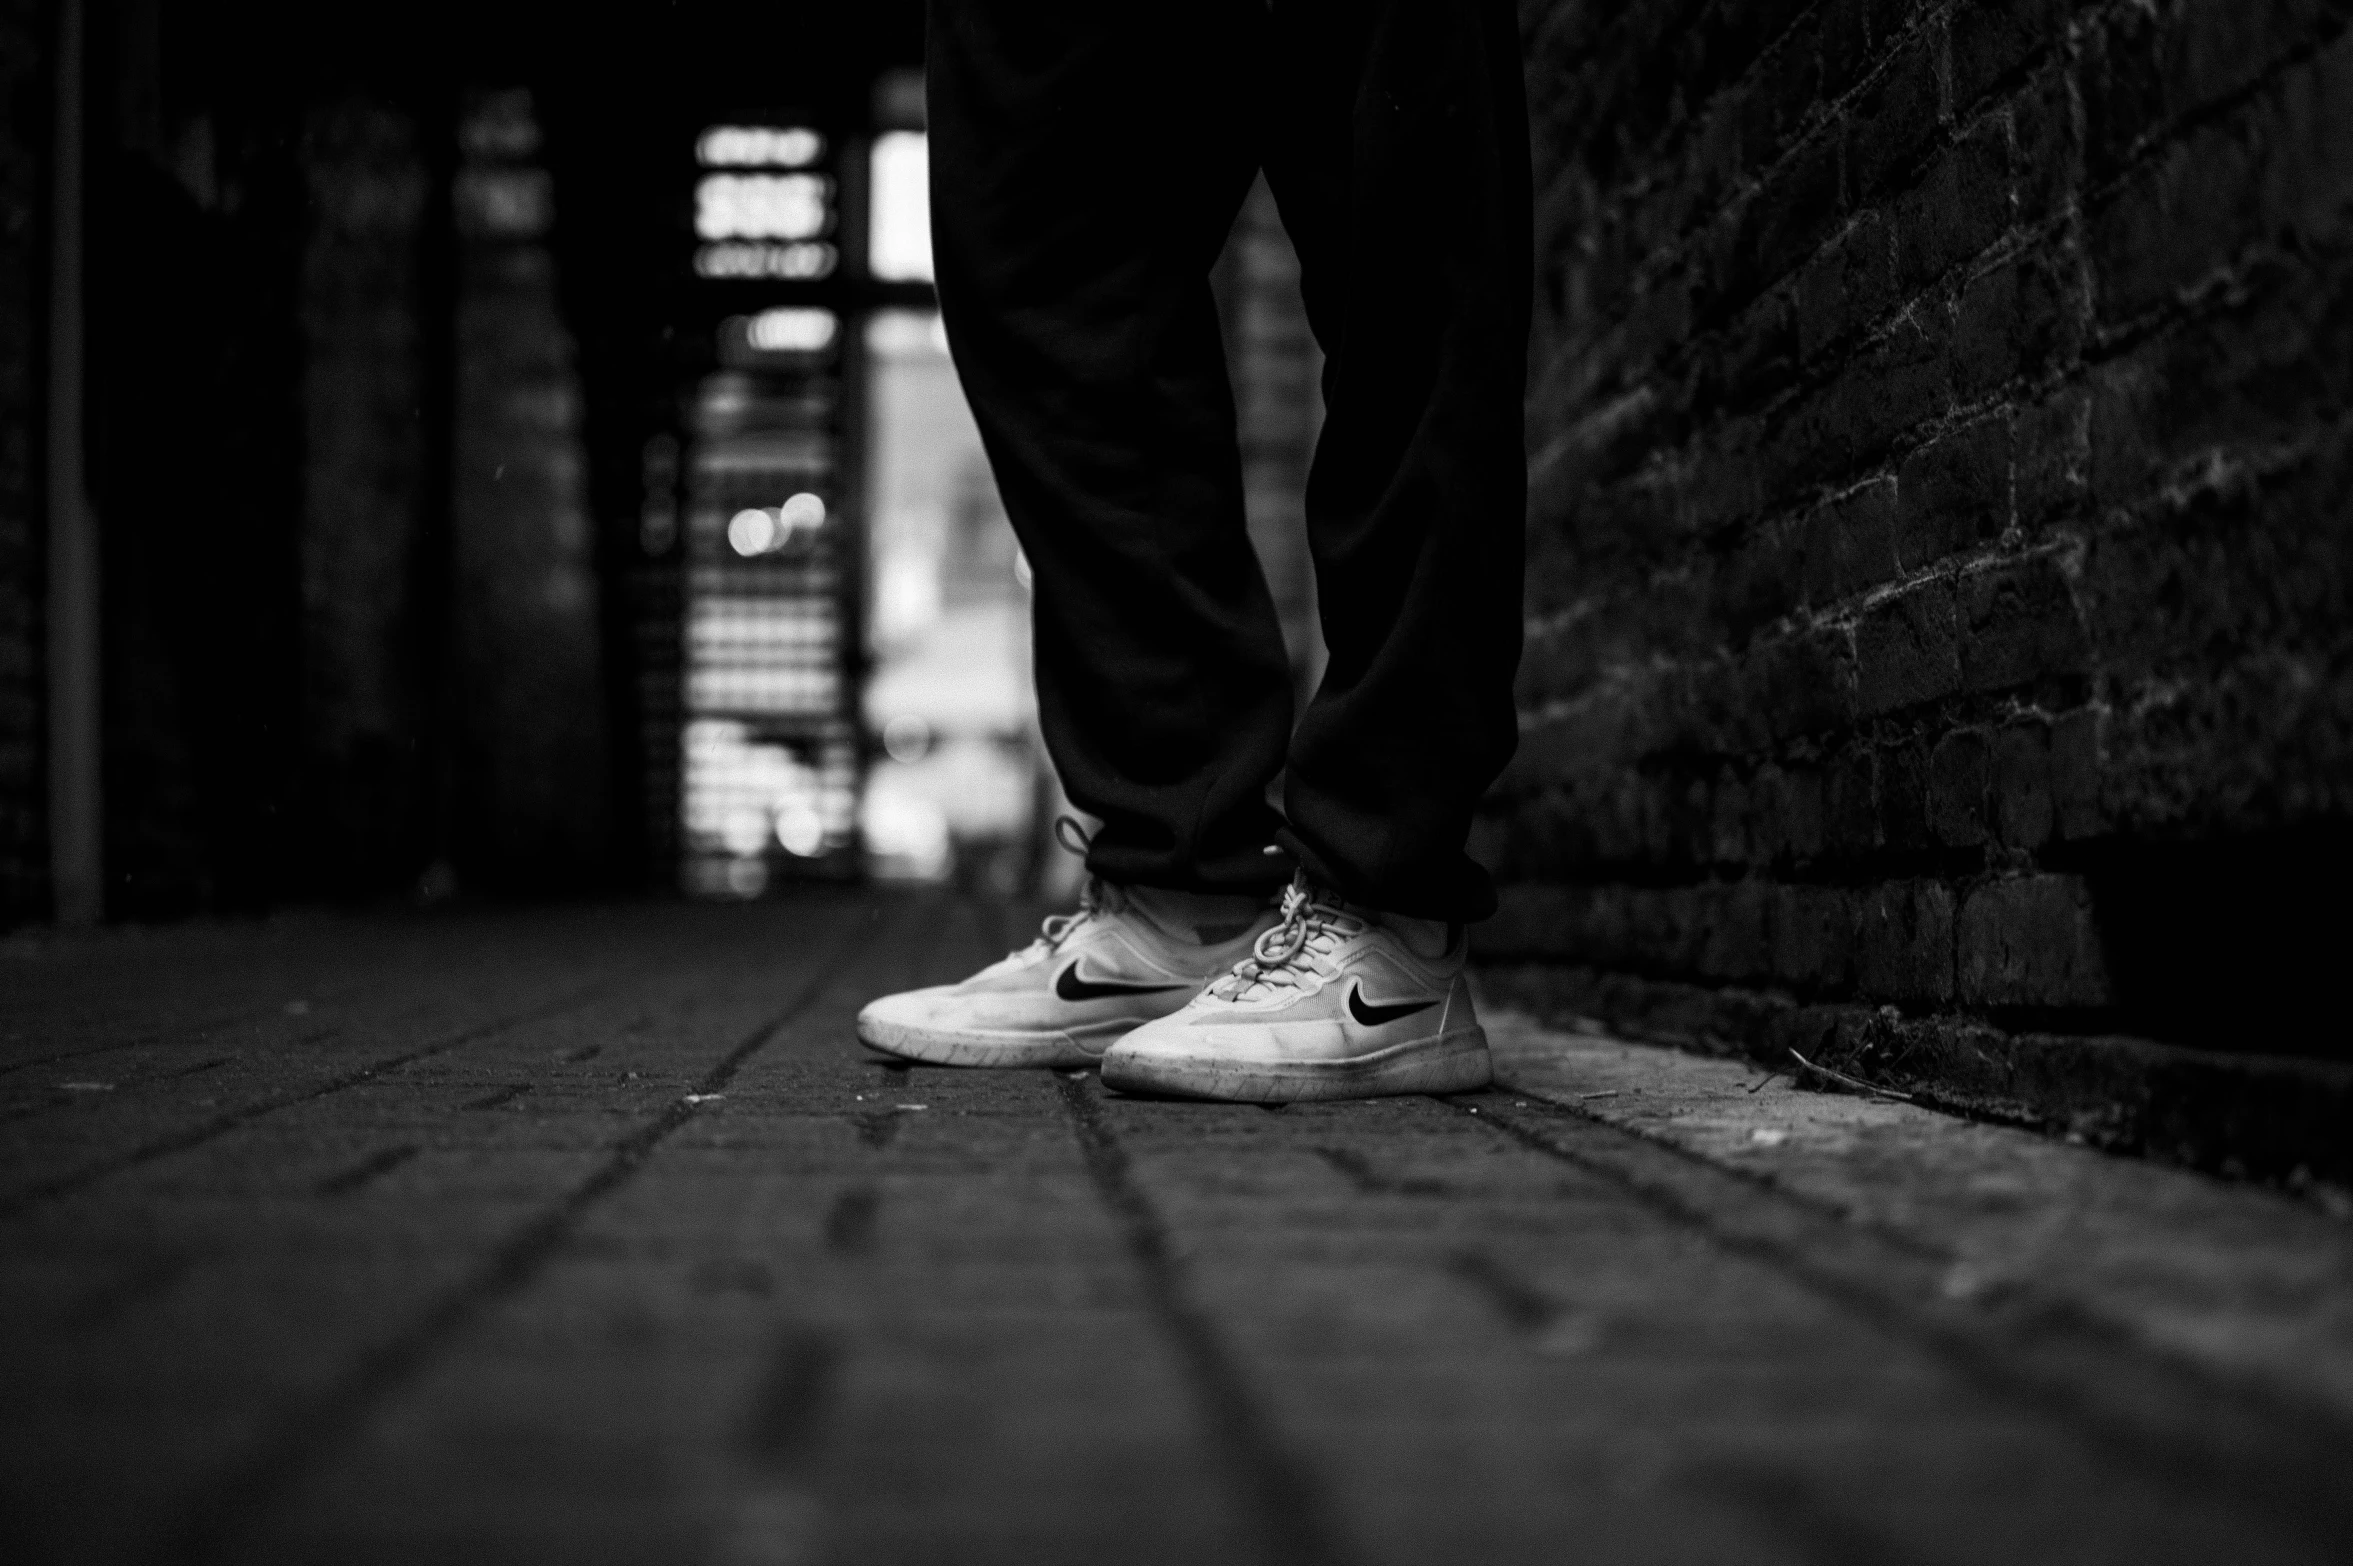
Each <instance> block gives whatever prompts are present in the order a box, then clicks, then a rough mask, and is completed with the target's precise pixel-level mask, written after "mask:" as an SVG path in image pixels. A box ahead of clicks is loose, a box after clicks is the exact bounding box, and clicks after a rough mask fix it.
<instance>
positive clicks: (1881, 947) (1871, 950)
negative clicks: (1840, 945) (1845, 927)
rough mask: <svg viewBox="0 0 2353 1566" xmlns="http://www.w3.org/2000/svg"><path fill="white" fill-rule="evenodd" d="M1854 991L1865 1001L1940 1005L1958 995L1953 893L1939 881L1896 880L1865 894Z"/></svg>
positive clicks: (1860, 913)
mask: <svg viewBox="0 0 2353 1566" xmlns="http://www.w3.org/2000/svg"><path fill="white" fill-rule="evenodd" d="M1854 971H1855V990H1856V993H1857V994H1858V995H1860V996H1861V997H1862V998H1863V999H1866V1000H1888V1001H1905V1002H1911V1003H1914V1004H1923V1005H1937V1004H1941V1003H1944V1002H1947V1001H1950V1000H1951V999H1952V998H1953V893H1952V889H1951V888H1950V887H1947V886H1945V885H1944V884H1943V883H1942V882H1939V881H1892V882H1888V883H1885V884H1882V885H1880V886H1875V887H1872V888H1870V889H1869V890H1868V891H1867V892H1865V893H1864V894H1863V896H1862V898H1861V903H1860V907H1859V908H1858V910H1857V918H1856V931H1855V965H1854Z"/></svg>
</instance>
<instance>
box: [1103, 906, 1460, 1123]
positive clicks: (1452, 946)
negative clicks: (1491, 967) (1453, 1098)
mask: <svg viewBox="0 0 2353 1566" xmlns="http://www.w3.org/2000/svg"><path fill="white" fill-rule="evenodd" d="M1379 919H1380V916H1379V915H1377V914H1373V913H1369V912H1366V911H1363V910H1358V909H1352V908H1349V907H1348V906H1346V905H1345V904H1343V903H1341V902H1340V901H1339V900H1338V899H1337V898H1334V897H1331V896H1329V895H1328V894H1326V893H1323V892H1321V891H1318V890H1316V889H1314V888H1311V887H1309V886H1308V884H1307V882H1306V880H1305V878H1304V877H1302V878H1301V879H1300V880H1298V881H1296V882H1294V883H1293V884H1292V886H1291V889H1290V890H1289V891H1288V892H1285V893H1284V894H1283V909H1282V920H1281V922H1280V923H1279V924H1277V925H1276V926H1275V927H1274V928H1273V929H1271V930H1269V931H1267V932H1266V934H1264V935H1262V936H1260V937H1259V939H1258V942H1257V944H1256V946H1255V947H1254V949H1253V950H1252V952H1251V955H1250V956H1249V957H1248V958H1246V959H1244V960H1243V961H1242V962H1241V963H1239V964H1237V965H1236V966H1235V968H1234V970H1233V972H1231V973H1229V974H1227V975H1225V976H1224V977H1223V978H1220V979H1219V980H1217V981H1216V982H1215V983H1213V984H1211V985H1210V986H1209V987H1208V988H1206V989H1204V990H1203V991H1202V992H1201V993H1200V994H1199V995H1198V996H1196V997H1194V998H1193V1000H1192V1001H1191V1002H1190V1003H1189V1004H1188V1005H1186V1006H1185V1007H1184V1008H1183V1009H1182V1010H1180V1011H1177V1012H1175V1013H1173V1014H1172V1015H1170V1016H1167V1017H1164V1018H1162V1019H1161V1020H1160V1021H1158V1022H1153V1023H1149V1024H1147V1025H1145V1026H1144V1027H1141V1028H1138V1029H1136V1030H1135V1031H1134V1032H1133V1033H1130V1034H1128V1035H1127V1036H1126V1037H1125V1038H1123V1039H1121V1040H1120V1041H1119V1042H1118V1043H1117V1044H1114V1045H1113V1046H1112V1047H1111V1049H1110V1051H1109V1052H1108V1053H1106V1054H1105V1055H1104V1057H1103V1082H1104V1085H1105V1086H1107V1087H1114V1088H1118V1089H1120V1090H1121V1091H1123V1092H1129V1093H1165V1094H1182V1095H1184V1096H1186V1097H1191V1098H1223V1099H1239V1100H1244V1101H1248V1102H1274V1103H1291V1102H1296V1101H1298V1100H1300V1099H1312V1098H1372V1097H1376V1096H1378V1095H1381V1094H1386V1093H1462V1092H1467V1091H1469V1090H1471V1089H1473V1088H1482V1087H1485V1086H1486V1085H1487V1083H1488V1081H1489V1078H1490V1076H1491V1072H1492V1067H1491V1064H1490V1062H1489V1060H1488V1056H1487V1035H1486V1032H1485V1031H1484V1030H1483V1029H1481V1028H1480V1026H1479V1019H1478V1018H1477V1016H1475V1015H1474V1014H1473V1013H1472V1010H1471V990H1470V984H1469V982H1468V981H1467V980H1466V979H1465V978H1464V977H1463V961H1464V957H1465V955H1466V953H1467V951H1468V949H1469V944H1470V943H1469V941H1468V940H1467V939H1466V937H1465V936H1464V934H1463V932H1462V931H1461V930H1460V929H1459V928H1458V929H1454V930H1450V931H1446V932H1444V941H1445V947H1446V949H1445V951H1444V952H1443V953H1442V954H1441V955H1439V956H1437V957H1424V956H1421V955H1419V954H1417V953H1416V952H1415V951H1414V950H1413V948H1412V947H1411V946H1409V945H1408V944H1407V943H1406V940H1405V938H1404V936H1403V934H1402V932H1401V931H1400V930H1399V929H1396V928H1392V927H1390V926H1388V925H1384V924H1382V923H1379V922H1377V921H1378V920H1379ZM1400 922H1401V923H1402V921H1400ZM1421 922H1422V921H1415V923H1421Z"/></svg>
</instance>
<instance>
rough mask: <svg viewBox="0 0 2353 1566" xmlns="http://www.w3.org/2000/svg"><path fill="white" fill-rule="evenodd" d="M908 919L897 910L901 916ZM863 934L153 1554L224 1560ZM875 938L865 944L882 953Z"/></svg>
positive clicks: (729, 1076)
mask: <svg viewBox="0 0 2353 1566" xmlns="http://www.w3.org/2000/svg"><path fill="white" fill-rule="evenodd" d="M901 917H902V918H904V917H905V915H904V914H902V915H901ZM871 940H872V937H870V936H869V935H868V934H867V933H866V932H865V931H864V930H862V929H858V928H855V927H853V928H851V929H849V930H846V931H844V932H843V933H842V934H841V935H840V937H839V938H838V939H837V940H836V941H835V942H834V944H833V946H832V948H831V949H830V950H828V951H827V952H826V953H825V954H824V955H823V957H822V958H821V959H820V960H819V961H818V962H816V963H815V964H814V965H813V967H812V971H811V976H810V978H809V979H808V980H807V981H806V982H805V983H804V984H803V985H802V986H801V988H800V989H799V990H798V991H796V992H795V993H794V995H793V997H792V999H791V1000H790V1001H788V1002H787V1003H786V1004H785V1005H784V1006H783V1007H782V1008H781V1009H780V1010H778V1011H777V1012H775V1013H774V1014H772V1015H771V1016H770V1017H769V1018H768V1019H767V1020H766V1021H764V1022H762V1023H760V1024H759V1026H757V1027H755V1028H754V1029H752V1030H751V1031H750V1032H749V1033H747V1034H745V1035H744V1036H743V1038H741V1039H739V1040H738V1041H737V1042H736V1043H735V1044H734V1046H733V1047H731V1048H730V1049H729V1050H728V1051H727V1053H726V1054H725V1055H723V1056H721V1057H720V1058H719V1060H718V1062H717V1063H716V1064H715V1065H713V1066H712V1067H711V1068H710V1069H709V1070H708V1071H706V1072H705V1073H704V1074H703V1076H702V1078H701V1080H700V1081H699V1082H698V1083H696V1085H695V1086H694V1087H693V1088H692V1089H690V1090H688V1091H686V1092H682V1093H680V1094H678V1095H677V1096H676V1097H674V1098H672V1099H671V1100H670V1102H669V1103H668V1104H667V1105H665V1106H664V1107H663V1109H662V1112H661V1113H660V1114H659V1115H657V1116H655V1117H654V1118H653V1119H652V1120H649V1121H647V1122H646V1123H645V1124H643V1125H641V1126H639V1127H638V1128H637V1129H636V1130H634V1131H632V1132H630V1133H629V1134H628V1135H627V1136H625V1137H623V1138H621V1140H619V1141H618V1142H615V1143H614V1144H613V1145H612V1147H611V1149H610V1151H609V1152H608V1153H607V1154H606V1156H605V1158H604V1161H603V1162H602V1163H600V1164H598V1165H597V1167H596V1168H595V1169H594V1170H593V1171H592V1172H591V1173H590V1174H589V1175H588V1177H587V1178H586V1179H584V1180H582V1181H581V1182H580V1183H579V1184H578V1185H576V1186H574V1187H573V1188H572V1189H571V1190H570V1191H569V1192H567V1193H565V1195H564V1196H563V1197H562V1198H560V1199H559V1200H558V1201H557V1202H556V1203H555V1204H554V1205H553V1206H552V1207H549V1208H548V1209H546V1210H545V1211H543V1212H541V1213H540V1215H539V1216H538V1217H536V1218H534V1219H532V1220H531V1221H529V1222H528V1223H526V1224H524V1225H523V1226H522V1227H521V1228H519V1229H517V1230H516V1231H515V1232H514V1233H513V1234H511V1235H509V1236H508V1237H507V1239H506V1241H505V1242H504V1243H503V1244H501V1245H500V1246H499V1247H498V1248H497V1250H495V1251H494V1252H493V1253H492V1254H491V1256H490V1258H489V1260H488V1261H487V1262H486V1263H485V1264H484V1265H483V1266H482V1267H481V1268H479V1269H478V1270H477V1271H476V1272H475V1273H474V1274H473V1275H472V1276H471V1277H469V1278H467V1279H465V1280H464V1281H462V1282H461V1283H459V1284H458V1285H456V1286H455V1287H454V1288H452V1289H450V1290H448V1291H447V1292H446V1293H444V1294H443V1295H442V1296H441V1297H440V1299H438V1300H437V1301H435V1302H434V1303H433V1304H432V1305H430V1306H428V1307H427V1308H426V1309H425V1310H424V1311H423V1312H422V1313H421V1314H420V1315H419V1316H418V1317H417V1318H416V1319H415V1320H414V1321H412V1322H411V1323H410V1325H409V1327H408V1329H407V1330H406V1331H404V1332H401V1333H399V1334H398V1335H396V1336H394V1337H392V1338H390V1339H388V1340H386V1341H385V1342H383V1343H380V1344H379V1345H377V1346H376V1348H374V1349H373V1350H371V1351H368V1352H366V1353H364V1354H363V1355H361V1357H360V1360H359V1363H358V1364H357V1365H356V1366H354V1367H353V1369H352V1370H351V1371H350V1372H349V1373H347V1374H346V1375H345V1376H344V1377H342V1379H341V1380H340V1381H339V1382H338V1383H337V1384H336V1385H335V1386H334V1387H332V1388H330V1389H329V1390H328V1391H327V1392H325V1393H324V1394H322V1395H321V1396H320V1397H318V1398H317V1399H315V1400H313V1401H312V1403H311V1404H310V1406H309V1407H308V1408H307V1409H305V1410H303V1411H302V1412H300V1413H297V1414H296V1415H295V1416H294V1417H292V1418H290V1419H288V1420H286V1421H285V1422H283V1423H282V1424H281V1425H280V1427H279V1429H278V1431H277V1433H276V1434H275V1435H274V1436H265V1437H263V1438H262V1439H261V1440H260V1441H259V1442H257V1443H256V1444H255V1448H254V1449H253V1450H252V1451H251V1452H250V1453H249V1454H248V1455H247V1457H246V1458H245V1459H244V1460H243V1461H242V1462H239V1463H237V1464H235V1465H233V1466H232V1467H231V1468H230V1470H229V1471H228V1472H227V1473H226V1474H224V1475H223V1476H222V1477H221V1478H220V1479H218V1480H217V1481H215V1482H214V1483H213V1484H211V1485H209V1486H206V1487H205V1488H204V1489H203V1490H201V1491H200V1492H199V1493H198V1495H197V1496H196V1498H195V1500H194V1501H193V1502H192V1503H191V1505H190V1508H189V1515H188V1517H187V1519H186V1521H185V1522H184V1523H183V1524H182V1526H181V1527H180V1528H179V1529H178V1530H177V1531H176V1533H175V1534H174V1535H173V1536H172V1538H171V1539H170V1540H169V1541H168V1543H167V1544H166V1545H165V1546H164V1547H162V1548H161V1549H159V1550H157V1551H155V1552H154V1557H155V1558H156V1559H159V1560H169V1561H174V1562H185V1561H207V1560H218V1559H222V1558H224V1557H225V1556H227V1555H228V1554H229V1553H230V1548H229V1547H230V1546H231V1544H232V1543H233V1542H234V1540H235V1538H236V1537H237V1535H238V1534H239V1533H240V1532H241V1531H242V1530H243V1529H244V1528H245V1527H246V1526H248V1525H249V1524H251V1523H252V1522H253V1521H254V1520H255V1519H257V1518H258V1517H259V1516H260V1514H261V1513H262V1511H263V1510H264V1509H265V1508H266V1507H267V1506H268V1505H269V1503H270V1502H271V1501H273V1500H274V1499H276V1498H277V1497H278V1496H279V1495H281V1494H282V1493H284V1492H285V1491H286V1490H287V1489H289V1488H290V1487H291V1486H292V1485H293V1484H294V1483H295V1482H296V1481H297V1480H299V1479H300V1477H301V1476H302V1474H303V1472H304V1471H305V1470H306V1469H307V1468H309V1467H310V1465H311V1464H313V1463H314V1462H316V1461H317V1460H318V1458H319V1457H320V1456H321V1455H323V1454H324V1453H325V1452H327V1451H328V1450H329V1449H331V1448H332V1447H334V1446H336V1445H337V1444H339V1443H340V1441H341V1440H342V1439H344V1438H346V1437H348V1436H349V1435H350V1434H351V1433H352V1432H353V1431H354V1430H356V1429H358V1428H359V1427H360V1426H361V1425H362V1424H363V1423H364V1422H365V1421H366V1419H367V1416H368V1414H369V1412H370V1411H371V1410H372V1409H373V1408H374V1407H375V1406H376V1405H377V1404H378V1403H380V1402H381V1401H382V1400H383V1399H384V1398H386V1397H387V1396H389V1395H391V1394H392V1393H393V1392H395V1391H397V1390H398V1389H399V1388H400V1387H401V1386H402V1385H403V1384H404V1383H405V1382H407V1381H408V1380H409V1378H410V1377H412V1376H414V1375H415V1374H416V1373H417V1372H419V1371H420V1370H422V1369H423V1368H424V1367H425V1366H426V1365H427V1364H428V1363H429V1362H430V1361H431V1360H432V1358H433V1355H434V1353H435V1352H436V1351H437V1350H438V1349H439V1348H440V1347H441V1346H442V1345H443V1344H444V1343H446V1342H448V1341H449V1340H450V1339H451V1338H453V1337H454V1336H455V1335H456V1334H457V1333H459V1332H460V1331H462V1330H463V1329H464V1328H465V1327H466V1326H467V1325H468V1324H469V1323H471V1322H472V1321H473V1320H474V1319H475V1318H476V1317H478V1316H479V1315H480V1314H481V1313H482V1312H483V1311H484V1310H486V1309H488V1308H489V1307H490V1306H492V1305H494V1304H496V1303H497V1302H499V1301H500V1300H502V1299H506V1298H508V1297H510V1296H512V1295H514V1294H515V1293H517V1292H519V1291H520V1290H522V1289H523V1288H525V1287H526V1286H528V1285H529V1284H530V1282H531V1281H532V1279H533V1278H535V1277H537V1276H538V1274H539V1271H540V1269H541V1268H542V1267H544V1266H545V1265H546V1263H547V1262H548V1261H549V1260H550V1259H551V1258H552V1257H554V1256H555V1254H556V1253H557V1252H558V1251H559V1250H561V1249H562V1248H563V1245H564V1242H565V1241H566V1240H568V1239H570V1238H571V1235H572V1232H573V1230H574V1229H576V1228H577V1227H578V1226H579V1222H580V1220H581V1218H583V1217H584V1216H585V1215H586V1214H587V1212H588V1210H589V1209H590V1208H592V1207H594V1206H595V1205H596V1204H597V1203H599V1202H601V1201H602V1200H604V1198H606V1197H608V1196H610V1195H612V1194H613V1193H614V1192H616V1191H618V1190H620V1189H621V1188H622V1187H623V1186H625V1185H627V1184H628V1183H629V1182H630V1181H631V1180H632V1179H634V1178H635V1177H636V1175H637V1174H638V1173H639V1171H641V1170H642V1169H643V1168H644V1167H645V1165H646V1161H647V1160H648V1159H649V1158H650V1157H651V1156H652V1154H653V1152H654V1151H655V1149H657V1148H658V1147H660V1146H661V1144H662V1143H663V1142H665V1141H667V1140H668V1139H669V1138H670V1136H671V1135H672V1134H673V1133H674V1132H676V1131H678V1130H679V1129H681V1128H682V1127H684V1126H685V1125H687V1124H688V1123H689V1122H691V1121H692V1120H694V1119H695V1117H696V1116H697V1115H699V1114H701V1113H703V1111H702V1110H701V1109H700V1107H699V1106H698V1105H697V1104H695V1103H693V1102H690V1100H693V1099H698V1098H702V1097H706V1096H709V1095H712V1094H717V1093H722V1092H724V1091H725V1090H726V1088H727V1085H728V1084H729V1083H730V1082H732V1081H734V1079H735V1076H736V1074H737V1073H738V1072H739V1071H741V1070H742V1069H743V1067H744V1064H745V1063H746V1062H747V1061H749V1060H750V1059H751V1058H752V1057H753V1056H754V1055H756V1054H758V1053H759V1052H760V1051H761V1050H762V1049H765V1048H766V1047H767V1046H768V1045H769V1044H770V1043H772V1042H774V1040H775V1039H776V1037H777V1035H778V1034H780V1033H782V1032H783V1031H784V1030H785V1029H786V1028H787V1027H789V1026H790V1025H791V1024H792V1023H793V1021H794V1020H795V1019H797V1018H798V1017H799V1016H800V1015H801V1014H802V1013H803V1012H805V1011H807V1010H808V1009H809V1008H810V1007H811V1006H813V1005H815V1004H816V1003H817V1002H818V1001H819V1000H820V999H822V998H823V997H824V995H825V993H826V991H827V990H828V989H829V988H830V987H831V986H832V985H833V983H834V982H835V981H836V980H837V979H839V978H840V977H841V976H842V974H843V972H844V971H851V972H854V971H855V964H850V965H848V967H847V969H846V970H845V967H844V962H843V960H844V958H845V957H846V956H847V955H848V954H849V953H850V952H851V951H853V950H854V949H856V947H857V946H858V945H859V944H860V943H861V942H867V941H871ZM887 946H888V943H887V942H885V941H873V943H872V945H871V946H870V947H869V950H882V949H886V948H887Z"/></svg>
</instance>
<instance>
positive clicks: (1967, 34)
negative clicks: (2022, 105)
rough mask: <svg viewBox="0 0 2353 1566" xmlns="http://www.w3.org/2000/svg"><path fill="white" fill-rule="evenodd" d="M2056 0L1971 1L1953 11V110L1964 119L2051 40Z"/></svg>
mask: <svg viewBox="0 0 2353 1566" xmlns="http://www.w3.org/2000/svg"><path fill="white" fill-rule="evenodd" d="M2062 25H2063V23H2062V20H2061V14H2060V11H2059V7H2058V5H2057V4H2056V3H2055V0H1972V3H1968V4H1963V5H1959V6H1956V7H1954V9H1953V12H1952V20H1951V26H1952V92H1953V111H1954V112H1955V113H1956V114H1966V113H1968V112H1969V110H1970V108H1971V107H1972V106H1974V105H1975V104H1976V103H1977V102H1978V100H1979V99H1981V98H1983V97H1985V96H1986V95H1987V94H1988V93H1990V92H1992V91H1993V90H1994V89H1995V88H1996V87H1998V86H2000V85H2001V84H2002V83H2003V82H2004V81H2005V80H2007V79H2008V78H2009V77H2011V76H2012V75H2013V74H2014V73H2016V72H2018V71H2019V70H2021V69H2022V68H2023V67H2024V66H2025V65H2026V64H2027V62H2028V61H2030V60H2032V59H2034V58H2035V57H2036V56H2037V55H2038V54H2040V53H2041V52H2042V51H2043V50H2045V49H2047V48H2049V47H2050V46H2051V44H2052V43H2053V42H2054V41H2056V39H2057V38H2058V35H2059V31H2060V28H2061V26H2062Z"/></svg>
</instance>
